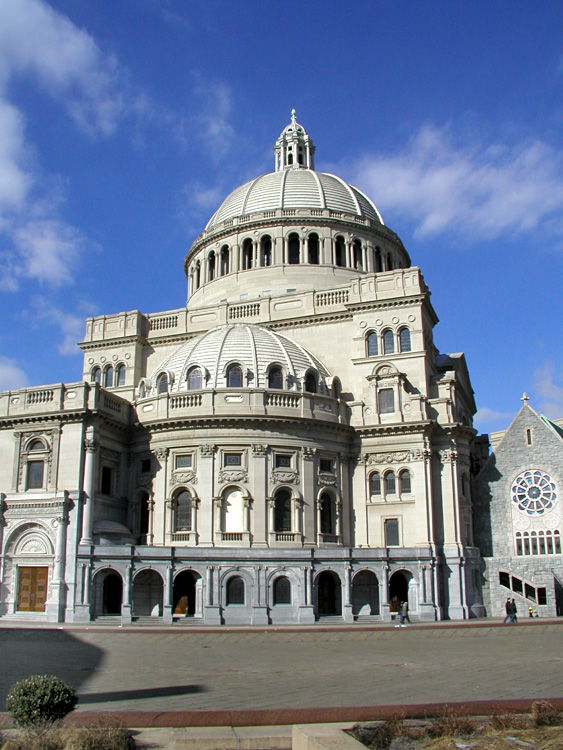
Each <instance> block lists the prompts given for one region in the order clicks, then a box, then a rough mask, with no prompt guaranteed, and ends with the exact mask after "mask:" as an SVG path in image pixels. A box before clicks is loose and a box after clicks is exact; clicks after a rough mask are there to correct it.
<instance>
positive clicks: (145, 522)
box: [139, 492, 149, 535]
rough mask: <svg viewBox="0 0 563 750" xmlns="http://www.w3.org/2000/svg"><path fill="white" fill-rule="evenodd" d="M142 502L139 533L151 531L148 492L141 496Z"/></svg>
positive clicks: (140, 502) (140, 500)
mask: <svg viewBox="0 0 563 750" xmlns="http://www.w3.org/2000/svg"><path fill="white" fill-rule="evenodd" d="M139 504H140V514H139V515H140V519H139V534H143V535H145V534H148V533H149V496H148V493H147V492H143V494H142V495H141V497H140V498H139Z"/></svg>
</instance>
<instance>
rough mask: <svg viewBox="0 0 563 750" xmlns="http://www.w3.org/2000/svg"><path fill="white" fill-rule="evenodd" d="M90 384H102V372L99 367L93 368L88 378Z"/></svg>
mask: <svg viewBox="0 0 563 750" xmlns="http://www.w3.org/2000/svg"><path fill="white" fill-rule="evenodd" d="M90 382H92V383H101V382H102V371H101V370H100V368H99V367H94V369H93V370H92V375H91V376H90Z"/></svg>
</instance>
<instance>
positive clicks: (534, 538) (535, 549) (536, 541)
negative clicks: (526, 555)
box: [532, 536, 538, 555]
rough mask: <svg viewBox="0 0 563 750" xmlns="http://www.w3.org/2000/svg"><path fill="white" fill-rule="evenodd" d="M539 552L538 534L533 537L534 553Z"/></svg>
mask: <svg viewBox="0 0 563 750" xmlns="http://www.w3.org/2000/svg"><path fill="white" fill-rule="evenodd" d="M537 554H538V538H537V537H536V536H533V537H532V555H537Z"/></svg>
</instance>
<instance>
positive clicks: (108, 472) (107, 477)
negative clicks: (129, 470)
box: [100, 466, 113, 495]
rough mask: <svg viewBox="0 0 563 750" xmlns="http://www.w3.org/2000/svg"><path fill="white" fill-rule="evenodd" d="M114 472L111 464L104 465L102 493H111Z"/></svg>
mask: <svg viewBox="0 0 563 750" xmlns="http://www.w3.org/2000/svg"><path fill="white" fill-rule="evenodd" d="M112 473H113V472H112V469H111V466H102V479H101V482H100V492H101V493H102V495H111V480H112Z"/></svg>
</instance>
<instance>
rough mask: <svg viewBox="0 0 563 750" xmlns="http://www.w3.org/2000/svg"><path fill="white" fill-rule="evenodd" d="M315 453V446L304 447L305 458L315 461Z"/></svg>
mask: <svg viewBox="0 0 563 750" xmlns="http://www.w3.org/2000/svg"><path fill="white" fill-rule="evenodd" d="M315 453H316V450H315V449H314V448H307V447H305V448H303V460H304V461H314V460H315Z"/></svg>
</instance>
